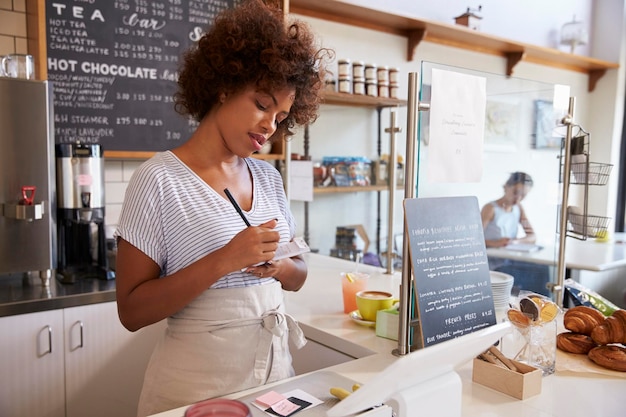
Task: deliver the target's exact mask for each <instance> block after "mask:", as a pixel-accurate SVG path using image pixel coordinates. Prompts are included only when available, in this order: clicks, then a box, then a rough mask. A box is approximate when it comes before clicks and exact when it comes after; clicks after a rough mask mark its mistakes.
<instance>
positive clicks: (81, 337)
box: [78, 321, 85, 349]
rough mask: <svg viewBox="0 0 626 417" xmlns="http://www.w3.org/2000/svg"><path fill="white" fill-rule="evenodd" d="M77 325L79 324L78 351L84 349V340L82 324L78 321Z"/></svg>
mask: <svg viewBox="0 0 626 417" xmlns="http://www.w3.org/2000/svg"><path fill="white" fill-rule="evenodd" d="M78 324H80V345H79V346H78V347H79V348H80V349H82V348H83V347H85V344H84V343H83V342H84V339H83V322H82V321H79V322H78Z"/></svg>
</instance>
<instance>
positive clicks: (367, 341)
mask: <svg viewBox="0 0 626 417" xmlns="http://www.w3.org/2000/svg"><path fill="white" fill-rule="evenodd" d="M306 260H307V264H308V266H309V277H308V278H307V282H306V284H305V286H304V287H303V288H302V289H301V290H300V291H298V292H295V293H287V295H286V307H287V312H288V313H289V314H291V315H293V316H294V317H295V318H296V319H297V320H298V322H299V323H300V325H301V327H302V329H303V331H304V333H305V336H306V337H307V338H309V339H312V340H315V341H317V342H319V343H322V344H324V345H326V346H329V347H332V348H336V349H338V350H340V351H343V352H346V353H349V354H352V356H354V357H357V358H358V359H355V360H352V361H348V362H345V363H342V364H339V365H335V366H331V367H329V368H326V369H324V370H321V371H316V372H312V373H309V374H305V375H301V376H297V377H294V378H292V379H290V380H284V381H278V382H276V383H273V384H270V385H266V386H263V387H259V388H254V389H250V390H246V391H242V392H238V393H235V394H231V395H229V396H228V398H244V397H249V396H250V395H252V394H256V393H259V394H260V393H262V392H265V391H268V390H269V389H271V388H272V387H276V386H278V385H281V384H285V383H286V382H289V383H290V385H291V386H295V387H298V379H299V378H307V379H310V378H315V375H316V373H320V374H319V375H320V378H322V376H321V375H322V374H321V373H322V372H323V373H324V378H327V374H326V373H327V372H335V373H337V374H338V375H340V376H341V377H343V378H348V379H351V380H353V381H356V382H359V383H363V384H366V383H367V382H368V381H371V380H372V379H373V378H375V377H376V375H377V374H379V373H380V372H382V371H384V370H385V368H387V367H388V366H389V365H391V364H392V363H393V362H394V361H395V360H397V357H396V356H394V355H393V354H392V350H393V349H394V348H395V347H396V346H397V342H395V341H393V340H388V339H383V338H380V337H377V336H376V334H375V331H374V329H373V328H369V327H365V326H362V325H359V324H357V323H354V322H353V321H352V320H351V319H350V318H349V317H347V315H346V314H344V313H343V305H342V297H341V283H340V282H341V281H340V279H339V274H340V273H341V272H343V271H345V270H346V269H347V271H348V272H349V271H351V270H353V269H352V268H353V267H354V264H353V263H350V262H347V261H343V260H340V259H335V258H329V257H326V256H322V255H317V254H307V255H306ZM359 271H363V272H368V273H370V275H371V277H370V281H369V283H368V288H370V289H384V290H388V291H391V292H393V293H394V294H397V293H398V290H399V284H400V281H401V277H400V275H399V274H394V275H387V274H385V271H384V270H382V269H379V268H373V267H367V266H362V265H361V266H359ZM557 355H558V356H557V372H556V373H555V374H553V375H550V376H547V377H544V378H543V379H542V392H541V394H540V395H537V396H534V397H530V398H528V399H526V400H517V399H515V398H513V397H509V396H507V395H505V394H502V393H500V392H497V391H494V390H492V389H490V388H487V387H484V386H482V385H479V384H476V383H474V382H472V363H471V361H470V362H468V363H466V364H464V365H462V366H461V367H459V368H458V369H457V373H458V374H459V376H460V377H461V380H462V390H463V391H462V412H461V415H462V416H472V417H474V416H476V417H493V416H503V415H506V416H509V417H527V416H529V415H532V416H535V417H547V416H557V417H578V416H580V417H588V416H595V415H606V416H609V415H616V416H617V415H623V414H624V405H623V399H622V397H623V393H624V392H626V373H615V372H614V373H612V374H611V373H607V374H601V373H596V372H582V371H580V372H575V371H570V370H560V369H559V365H558V364H559V363H565V362H566V361H567V358H566V357H565V356H564V354H562V353H561V352H558V354H557ZM303 380H304V379H303ZM329 388H330V387H329ZM186 408H187V407H180V408H176V409H173V410H170V411H166V412H163V413H159V414H155V415H154V417H157V416H158V417H183V415H184V412H185V409H186ZM251 409H252V413H253V416H257V415H258V416H262V415H267V414H264V413H261V412H260V411H259V410H257V409H256V408H255V407H251ZM421 411H422V412H423V415H437V414H439V413H438V411H440V410H421ZM421 414H422V413H420V415H421ZM307 415H308V414H307ZM320 415H323V414H320Z"/></svg>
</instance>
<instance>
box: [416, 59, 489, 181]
mask: <svg viewBox="0 0 626 417" xmlns="http://www.w3.org/2000/svg"><path fill="white" fill-rule="evenodd" d="M486 83H487V82H486V80H485V78H484V77H477V76H474V75H468V74H461V73H457V72H453V71H444V70H440V69H435V68H433V70H432V85H431V100H430V110H429V114H430V133H429V135H430V140H429V146H430V150H429V155H430V157H429V160H428V167H427V178H428V180H429V181H431V182H439V183H441V182H480V180H481V177H482V160H483V139H484V133H485V109H486V107H487V93H486Z"/></svg>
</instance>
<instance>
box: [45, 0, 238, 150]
mask: <svg viewBox="0 0 626 417" xmlns="http://www.w3.org/2000/svg"><path fill="white" fill-rule="evenodd" d="M238 3H239V0H154V1H153V0H74V1H70V0H58V1H46V32H47V33H46V43H47V69H48V80H49V81H51V82H52V86H53V104H54V125H55V141H56V142H57V143H72V142H77V141H80V142H84V143H99V144H101V145H102V148H103V149H104V150H105V151H162V150H165V149H171V148H173V147H176V146H178V145H180V144H182V143H183V142H184V141H186V139H187V138H188V137H189V135H190V133H191V132H192V131H193V130H194V129H195V127H196V122H194V121H192V120H188V119H187V118H184V117H183V116H181V115H179V114H178V113H176V111H175V110H174V102H173V95H174V93H175V92H176V87H177V86H176V81H177V79H178V70H179V65H180V63H181V60H182V58H183V53H184V52H185V50H187V49H188V48H189V47H191V46H192V45H193V44H194V43H195V42H197V41H198V39H199V38H200V37H201V36H202V34H203V33H204V32H205V31H206V30H207V29H208V28H209V27H210V25H211V24H212V22H213V20H214V19H215V16H216V15H217V14H218V13H219V12H221V11H222V10H224V9H226V8H231V7H234V6H236V5H237V4H238Z"/></svg>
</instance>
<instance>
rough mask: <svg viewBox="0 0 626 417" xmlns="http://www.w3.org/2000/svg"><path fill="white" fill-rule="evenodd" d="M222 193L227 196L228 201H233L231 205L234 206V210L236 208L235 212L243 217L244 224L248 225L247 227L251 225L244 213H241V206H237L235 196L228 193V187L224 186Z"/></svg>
mask: <svg viewBox="0 0 626 417" xmlns="http://www.w3.org/2000/svg"><path fill="white" fill-rule="evenodd" d="M224 193H225V194H226V197H228V199H229V200H230V202H231V203H233V206H234V207H235V210H237V213H239V215H240V216H241V218H242V219H243V222H244V223H245V224H246V226H248V227H250V226H252V225H251V224H250V222H249V221H248V219H247V218H246V215H245V214H243V211H242V210H241V207H239V204H237V201H236V200H235V197H233V195H232V194H231V193H230V191H228V188H224Z"/></svg>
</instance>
